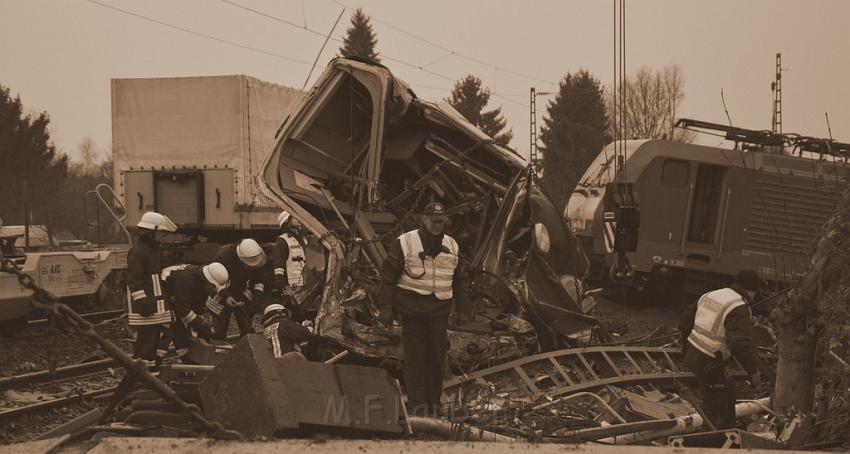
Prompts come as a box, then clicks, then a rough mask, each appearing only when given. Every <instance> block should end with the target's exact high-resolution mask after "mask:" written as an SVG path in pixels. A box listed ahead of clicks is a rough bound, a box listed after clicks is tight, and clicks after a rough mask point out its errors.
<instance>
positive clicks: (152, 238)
mask: <svg viewBox="0 0 850 454" xmlns="http://www.w3.org/2000/svg"><path fill="white" fill-rule="evenodd" d="M176 231H177V226H176V225H174V223H173V222H171V219H169V218H168V217H167V216H165V215H162V214H160V213H156V212H153V211H148V212H146V213H145V214H143V215H142V217H141V219H140V220H139V222H138V224H136V231H135V232H134V236H135V238H134V242H133V247H132V248H130V251H129V253H128V254H127V321H128V324H129V325H130V326H132V327H133V328H134V329H135V330H136V344H135V346H134V349H133V357H135V358H139V359H141V360H142V361H144V363H145V365H147V366H148V368H149V369H151V370H154V371H155V370H156V368H157V367H158V365H159V364H160V363H161V362H162V358H164V357H165V354H166V353H167V352H168V346H169V345H170V343H171V338H170V335H169V332H168V331H169V324H170V323H171V321H172V320H171V311H170V309H169V306H168V302H167V301H166V299H165V296H164V295H163V293H162V285H161V283H162V281H161V278H160V271H161V269H162V266H161V263H162V262H161V257H160V251H159V240H160V239H159V234H160V233H159V232H176Z"/></svg>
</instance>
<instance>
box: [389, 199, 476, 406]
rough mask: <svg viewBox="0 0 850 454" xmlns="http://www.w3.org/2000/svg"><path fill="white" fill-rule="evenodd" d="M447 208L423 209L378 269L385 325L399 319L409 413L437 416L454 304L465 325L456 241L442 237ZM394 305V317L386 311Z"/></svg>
mask: <svg viewBox="0 0 850 454" xmlns="http://www.w3.org/2000/svg"><path fill="white" fill-rule="evenodd" d="M447 223H448V217H447V216H446V212H445V207H444V205H443V204H441V203H436V202H432V203H429V204H428V205H427V206H426V207H425V212H424V215H423V217H422V228H420V229H417V230H411V231H409V232H407V233H404V234H402V235H401V236H399V237H398V238H397V239H396V240H395V241H394V242H393V243H392V244H391V245H390V248H389V251H388V255H387V258H386V260H384V263H383V265H382V270H381V275H382V284H381V304H382V305H383V306H384V307H383V308H382V310H381V314H382V317H383V318H384V320H383V322H384V323H388V322H390V321H391V317H392V315H390V314H394V315H397V316H399V317H400V318H401V328H402V343H403V346H404V382H405V388H406V391H407V396H408V407H410V409H411V412H412V413H413V414H421V413H426V414H436V413H437V411H438V410H439V404H440V395H441V394H442V389H443V378H444V375H443V374H444V371H445V367H446V352H447V350H448V322H449V314H450V313H451V312H452V306H453V304H454V303H457V307H456V308H455V310H456V313H457V314H458V323H459V324H462V323H465V321H466V319H468V318H469V317H468V316H467V313H466V310H468V308H469V307H470V305H469V304H468V300H467V295H466V276H465V273H464V270H463V269H462V267H460V266H459V263H460V257H459V250H458V245H457V242H456V241H455V240H454V239H453V238H452V237H450V236H449V235H446V234H445V229H446V226H447ZM390 301H391V302H392V313H391V312H390V308H389V307H386V306H387V303H388V302H390Z"/></svg>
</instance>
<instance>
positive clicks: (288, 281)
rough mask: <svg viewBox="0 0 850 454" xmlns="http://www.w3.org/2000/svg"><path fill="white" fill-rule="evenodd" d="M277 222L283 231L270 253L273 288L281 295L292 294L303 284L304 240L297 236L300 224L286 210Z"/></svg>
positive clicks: (304, 263)
mask: <svg viewBox="0 0 850 454" xmlns="http://www.w3.org/2000/svg"><path fill="white" fill-rule="evenodd" d="M277 222H278V224H279V225H280V228H281V229H282V230H283V233H281V234H280V236H278V237H277V241H276V242H275V244H274V249H273V250H272V253H271V258H272V266H273V268H274V284H275V289H277V290H278V291H279V292H280V293H281V294H283V295H292V294H293V293H294V292H296V291H298V290H299V289H301V287H303V286H304V266H305V265H306V262H305V258H304V244H303V241H304V240H303V239H302V238H299V237H298V228H299V227H300V226H301V224H300V223H299V222H298V220H297V219H295V218H293V217H292V215H291V214H289V212H288V211H283V212H281V213H280V215H279V216H278V217H277Z"/></svg>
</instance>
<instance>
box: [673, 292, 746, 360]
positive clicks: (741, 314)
mask: <svg viewBox="0 0 850 454" xmlns="http://www.w3.org/2000/svg"><path fill="white" fill-rule="evenodd" d="M729 288H730V289H732V290H734V291H735V292H736V293H738V294H739V295H741V298H742V299H743V300H744V302H745V303H747V304H746V305H744V306H740V307H736V308H735V309H732V311H730V312H729V314H728V315H727V316H726V321H725V323H724V324H723V326H724V327H725V328H726V345H728V346H729V351H730V352H731V353H732V355H733V356H734V357H735V359H737V360H738V363H740V364H741V366H742V367H743V368H744V369H745V370H746V371H747V373H748V374H750V375H752V374H754V373H756V372H757V371H758V369H759V362H760V361H759V359H758V356H757V355H756V352H755V344H754V342H753V336H752V332H753V322H752V319H751V318H750V308H749V305H750V298H749V296H747V292H746V291H745V290H744V289H742V288H741V287H738V286H736V285H731V286H729ZM696 312H697V303H696V302H694V303H693V304H691V305H689V306H688V307H687V308H686V309H685V311H684V312H683V313H682V317H681V318H680V320H679V331H680V332H681V335H682V345H683V347H684V348H690V345H689V344H690V343H689V342H688V336H690V335H691V331H692V330H693V328H694V317H695V316H696Z"/></svg>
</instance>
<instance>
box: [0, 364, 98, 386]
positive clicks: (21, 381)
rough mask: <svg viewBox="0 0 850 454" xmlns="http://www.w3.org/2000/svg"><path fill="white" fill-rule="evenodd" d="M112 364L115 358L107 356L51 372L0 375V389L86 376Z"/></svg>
mask: <svg viewBox="0 0 850 454" xmlns="http://www.w3.org/2000/svg"><path fill="white" fill-rule="evenodd" d="M113 366H115V360H114V359H112V358H108V359H100V360H97V361H88V362H84V363H80V364H74V365H73V366H65V367H59V368H57V369H56V370H55V371H54V373H52V374H51V373H50V371H49V370H43V371H39V372H28V373H26V374H20V375H13V376H9V377H0V390H4V389H10V388H14V387H16V386H22V385H33V384H37V383H46V382H52V381H57V380H67V379H70V378H79V377H86V376H90V375H95V374H99V373H103V372H106V371H107V370H108V369H109V368H110V367H113Z"/></svg>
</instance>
